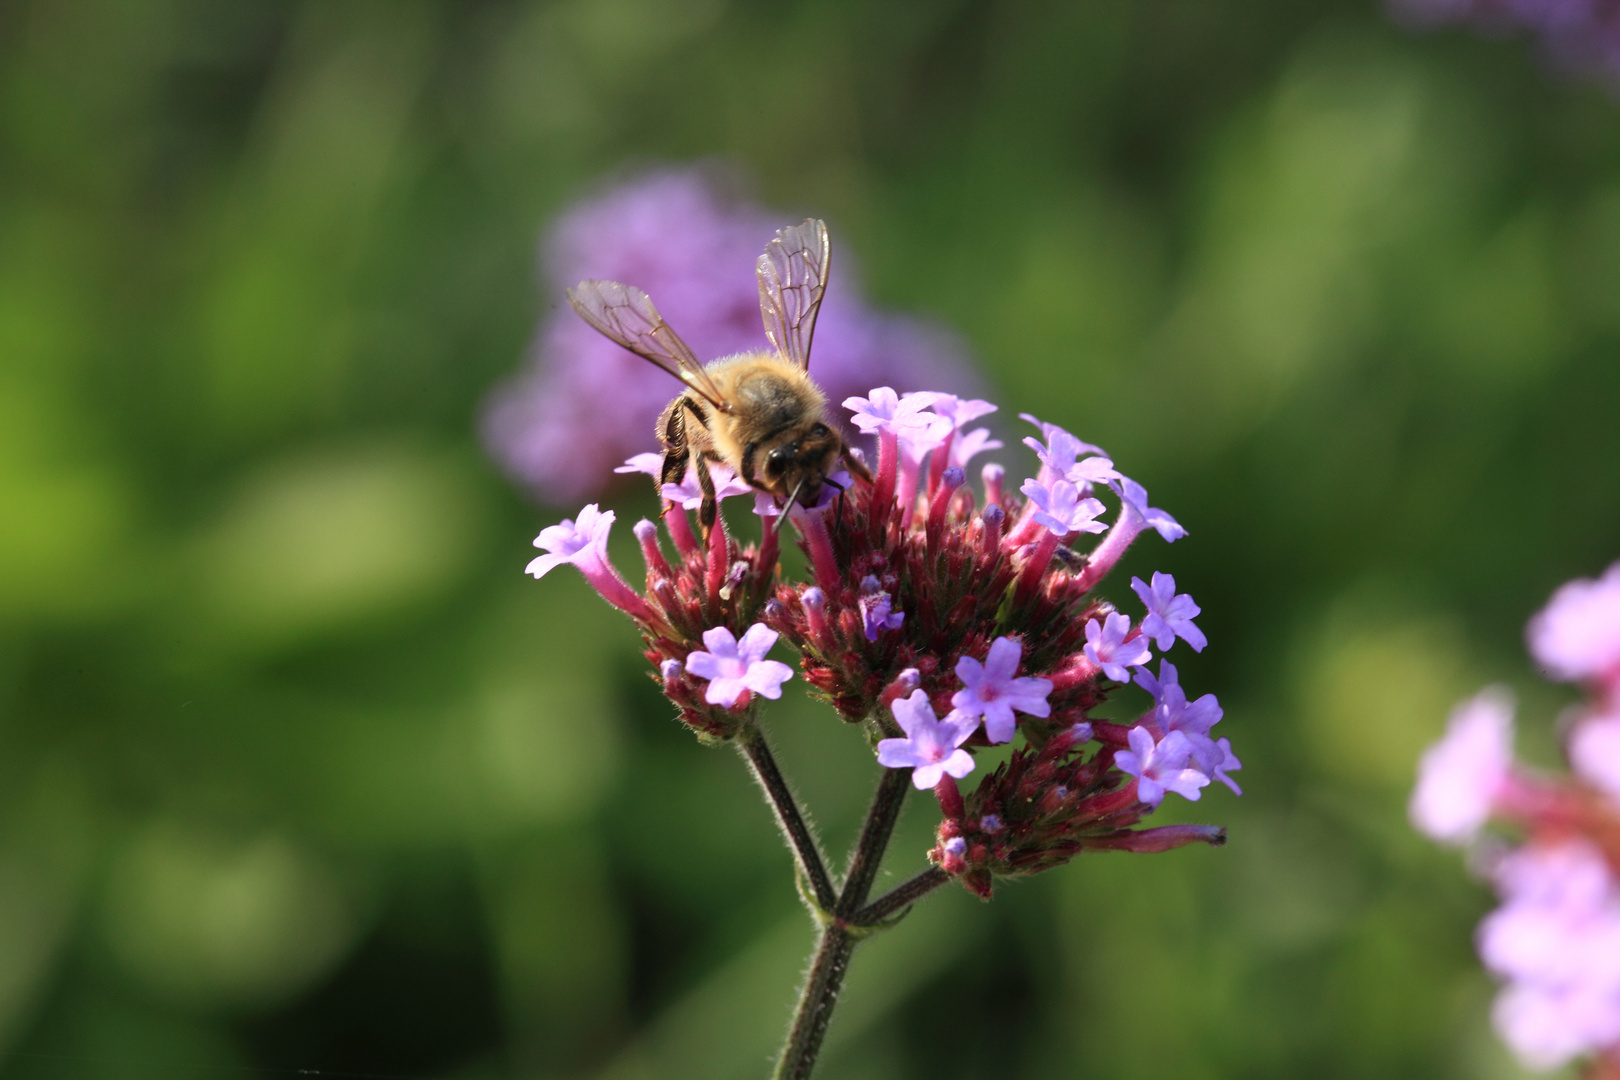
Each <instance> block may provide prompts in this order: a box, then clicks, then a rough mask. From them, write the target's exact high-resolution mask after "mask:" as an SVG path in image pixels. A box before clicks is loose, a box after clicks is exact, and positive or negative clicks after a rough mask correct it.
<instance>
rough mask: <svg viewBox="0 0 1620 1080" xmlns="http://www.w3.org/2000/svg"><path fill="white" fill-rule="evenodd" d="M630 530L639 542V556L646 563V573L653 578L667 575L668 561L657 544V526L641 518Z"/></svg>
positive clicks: (668, 570)
mask: <svg viewBox="0 0 1620 1080" xmlns="http://www.w3.org/2000/svg"><path fill="white" fill-rule="evenodd" d="M630 531H631V532H633V533H635V536H636V541H637V542H638V543H640V544H641V557H642V559H643V560H644V561H645V562H646V563H647V573H648V574H649V575H651V576H652V577H654V578H667V577H669V576H670V569H669V563H668V562H667V561H666V560H665V559H664V552H663V550H662V549H660V548H659V546H658V526H657V525H655V524H653V523H652V522H650V521H648V520H647V519H646V518H642V519H641V520H640V521H638V522H636V524H635V526H634V528H632V529H631V530H630Z"/></svg>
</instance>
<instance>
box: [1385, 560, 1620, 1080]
mask: <svg viewBox="0 0 1620 1080" xmlns="http://www.w3.org/2000/svg"><path fill="white" fill-rule="evenodd" d="M1527 637H1528V640H1529V646H1530V653H1531V655H1532V656H1533V657H1535V659H1536V661H1537V662H1538V663H1539V664H1540V665H1541V667H1542V668H1543V669H1544V670H1545V672H1546V673H1547V674H1548V675H1549V676H1550V677H1551V678H1553V679H1557V680H1560V681H1566V682H1575V683H1579V684H1580V685H1581V686H1582V687H1583V688H1584V689H1585V692H1586V699H1585V701H1584V702H1583V703H1582V704H1581V705H1580V706H1578V707H1577V708H1575V709H1574V710H1573V711H1572V713H1571V714H1570V716H1569V723H1568V724H1567V727H1566V729H1565V730H1566V735H1565V739H1564V750H1565V754H1566V756H1567V758H1568V761H1569V765H1570V770H1571V771H1570V774H1568V775H1561V776H1546V775H1540V774H1537V773H1535V772H1532V771H1531V770H1529V769H1527V768H1525V767H1524V766H1522V765H1520V764H1519V763H1517V762H1515V761H1514V758H1513V746H1512V741H1513V702H1512V699H1511V698H1510V697H1509V696H1508V694H1507V692H1506V691H1505V690H1503V689H1501V688H1491V689H1488V690H1485V691H1484V692H1482V693H1480V694H1479V695H1478V696H1476V697H1474V698H1473V699H1472V700H1469V701H1466V702H1464V703H1463V704H1461V705H1460V706H1458V707H1457V710H1456V711H1455V712H1454V713H1453V714H1452V717H1451V721H1450V724H1449V726H1448V727H1447V729H1446V733H1445V736H1444V737H1443V738H1442V739H1441V740H1440V741H1439V742H1438V743H1436V744H1435V745H1434V746H1432V747H1430V748H1429V750H1428V751H1427V752H1426V753H1425V754H1424V756H1423V760H1422V763H1421V765H1420V767H1419V771H1418V784H1417V788H1416V790H1415V791H1414V792H1413V795H1412V802H1411V808H1410V809H1411V817H1412V821H1413V823H1414V824H1415V825H1416V826H1417V827H1418V828H1419V829H1420V830H1421V831H1423V832H1424V833H1426V834H1427V835H1429V836H1431V837H1433V838H1434V839H1436V840H1440V841H1443V842H1445V843H1449V844H1456V845H1467V844H1475V845H1476V850H1478V851H1479V853H1480V856H1481V858H1480V863H1481V865H1483V866H1484V867H1485V869H1486V871H1487V872H1488V874H1489V876H1490V878H1491V880H1492V882H1493V883H1494V884H1495V886H1496V889H1497V892H1498V893H1499V894H1500V896H1501V898H1502V906H1501V907H1500V908H1498V909H1497V910H1496V911H1494V912H1492V913H1491V914H1490V915H1489V916H1488V917H1487V918H1486V919H1485V921H1484V922H1483V923H1481V924H1480V927H1479V932H1478V935H1477V944H1478V946H1479V954H1480V958H1481V959H1482V960H1483V961H1484V962H1485V966H1486V967H1487V968H1489V969H1490V970H1491V971H1492V972H1493V973H1494V974H1495V975H1497V977H1499V978H1500V979H1502V980H1503V982H1504V983H1505V985H1504V987H1503V989H1502V991H1501V994H1500V995H1499V996H1498V997H1497V999H1496V1005H1495V1008H1494V1012H1493V1019H1494V1020H1495V1024H1496V1028H1497V1031H1498V1032H1499V1033H1500V1034H1501V1036H1502V1038H1503V1040H1505V1041H1506V1042H1507V1043H1508V1045H1509V1046H1511V1047H1512V1048H1513V1049H1514V1051H1515V1052H1516V1053H1517V1054H1518V1055H1519V1056H1520V1058H1522V1059H1523V1061H1524V1062H1525V1063H1526V1064H1527V1065H1529V1066H1530V1067H1532V1068H1538V1069H1550V1068H1555V1067H1557V1066H1560V1065H1563V1064H1565V1063H1566V1062H1569V1061H1571V1060H1574V1059H1577V1058H1584V1059H1587V1064H1588V1075H1589V1076H1593V1077H1597V1076H1614V1075H1620V563H1616V564H1615V565H1614V566H1612V567H1610V568H1609V570H1608V572H1607V573H1606V574H1604V576H1603V577H1602V578H1601V579H1599V580H1597V581H1589V580H1581V581H1572V582H1570V583H1569V584H1567V585H1565V586H1563V587H1562V588H1561V589H1559V590H1558V591H1557V592H1556V593H1555V594H1554V595H1553V598H1552V600H1551V601H1550V602H1549V603H1548V605H1547V607H1546V608H1545V609H1543V610H1542V611H1541V612H1540V613H1539V614H1538V615H1536V617H1535V618H1534V619H1532V620H1531V621H1530V626H1529V631H1528V635H1527ZM1492 820H1495V821H1497V822H1499V823H1501V824H1503V825H1505V826H1507V827H1508V828H1509V829H1510V830H1512V832H1513V834H1514V835H1515V836H1516V837H1517V839H1516V841H1515V842H1513V843H1511V844H1510V843H1508V842H1507V841H1505V840H1503V839H1502V838H1500V837H1495V836H1493V837H1490V838H1488V839H1487V840H1485V841H1481V836H1482V833H1481V830H1482V829H1483V828H1484V826H1485V825H1486V824H1487V823H1488V822H1490V821H1492Z"/></svg>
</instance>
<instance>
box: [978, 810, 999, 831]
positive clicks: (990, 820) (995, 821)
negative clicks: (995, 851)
mask: <svg viewBox="0 0 1620 1080" xmlns="http://www.w3.org/2000/svg"><path fill="white" fill-rule="evenodd" d="M979 829H980V831H981V832H987V833H989V834H990V835H991V836H994V835H995V834H996V833H998V832H1000V831H1001V818H1000V817H998V816H996V815H995V814H986V815H984V817H982V818H980V819H979Z"/></svg>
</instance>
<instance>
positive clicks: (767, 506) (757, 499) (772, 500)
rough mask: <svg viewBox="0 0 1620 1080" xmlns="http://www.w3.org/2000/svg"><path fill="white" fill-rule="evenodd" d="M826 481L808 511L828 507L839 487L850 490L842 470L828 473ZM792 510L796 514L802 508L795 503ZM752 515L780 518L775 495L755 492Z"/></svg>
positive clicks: (836, 496) (780, 509)
mask: <svg viewBox="0 0 1620 1080" xmlns="http://www.w3.org/2000/svg"><path fill="white" fill-rule="evenodd" d="M827 479H828V480H830V481H831V483H827V484H823V485H822V486H821V494H819V495H817V496H816V505H814V506H812V507H810V509H812V510H820V509H821V508H822V507H825V506H828V505H830V504H831V503H832V502H833V501H834V500H836V499H837V498H838V488H839V487H841V488H843V489H844V490H845V491H848V490H849V488H850V479H849V473H847V472H845V471H844V470H842V469H839V470H838V471H836V472H830V473H828V474H827ZM833 484H837V485H838V487H834V486H833ZM748 490H750V491H753V489H752V488H749V489H748ZM793 509H794V512H796V513H797V512H799V511H802V510H804V507H803V506H801V505H799V504H798V503H795V504H794V506H793ZM754 513H756V514H758V515H759V516H760V517H767V518H770V517H780V516H781V514H782V507H781V506H778V505H777V502H776V496H775V495H767V494H765V492H763V491H755V492H754Z"/></svg>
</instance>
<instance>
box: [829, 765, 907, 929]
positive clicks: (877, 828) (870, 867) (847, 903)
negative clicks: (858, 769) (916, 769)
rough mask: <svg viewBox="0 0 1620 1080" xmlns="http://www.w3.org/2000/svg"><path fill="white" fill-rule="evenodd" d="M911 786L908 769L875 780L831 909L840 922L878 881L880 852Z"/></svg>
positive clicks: (857, 907)
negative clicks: (874, 785)
mask: <svg viewBox="0 0 1620 1080" xmlns="http://www.w3.org/2000/svg"><path fill="white" fill-rule="evenodd" d="M910 783H911V770H910V769H884V770H883V775H882V776H881V777H880V778H879V779H878V785H877V790H876V791H875V792H873V793H872V805H871V806H870V807H868V808H867V811H866V825H865V826H864V827H863V828H862V829H861V839H860V843H858V844H857V845H856V846H855V854H854V855H852V856H851V857H850V860H849V869H848V870H847V871H845V873H844V887H843V891H842V892H840V893H839V895H838V906H837V907H835V908H834V909H833V912H834V914H836V915H837V916H838V917H839V918H840V919H846V920H847V919H849V918H850V917H851V916H852V915H854V914H855V913H856V912H857V911H859V910H860V909H861V908H862V907H864V906H865V904H866V895H867V893H869V892H871V891H872V882H873V881H875V880H877V872H878V866H879V865H880V864H881V863H882V862H883V852H884V851H885V849H887V848H888V846H889V836H890V835H891V834H892V833H893V832H894V823H895V822H896V821H898V820H899V819H900V807H901V805H902V804H903V803H904V802H905V799H906V785H908V784H910Z"/></svg>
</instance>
